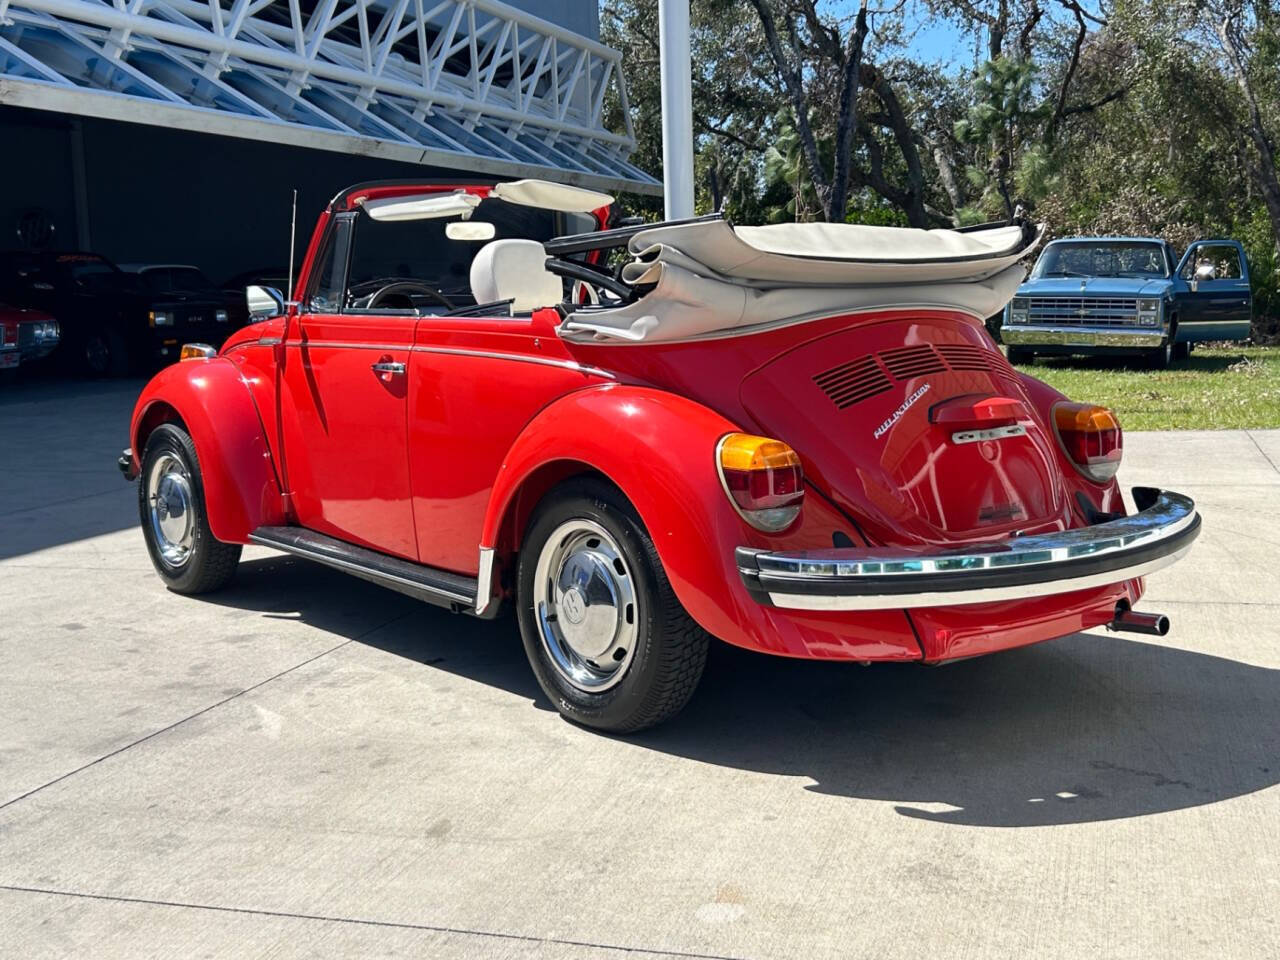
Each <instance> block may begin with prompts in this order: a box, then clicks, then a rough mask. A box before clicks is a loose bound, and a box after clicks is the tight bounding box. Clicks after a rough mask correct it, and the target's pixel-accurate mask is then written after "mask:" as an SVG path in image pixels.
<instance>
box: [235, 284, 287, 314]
mask: <svg viewBox="0 0 1280 960" xmlns="http://www.w3.org/2000/svg"><path fill="white" fill-rule="evenodd" d="M244 298H245V301H246V302H247V303H248V304H249V320H250V322H253V321H256V320H266V319H267V318H268V317H279V316H283V315H284V294H282V293H281V292H280V291H279V290H277V289H276V288H275V287H259V286H256V285H255V286H252V287H249V288H248V289H247V290H245V292H244Z"/></svg>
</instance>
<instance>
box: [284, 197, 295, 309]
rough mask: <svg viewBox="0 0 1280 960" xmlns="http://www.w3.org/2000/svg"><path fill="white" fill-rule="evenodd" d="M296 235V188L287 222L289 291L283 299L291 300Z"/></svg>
mask: <svg viewBox="0 0 1280 960" xmlns="http://www.w3.org/2000/svg"><path fill="white" fill-rule="evenodd" d="M297 235H298V188H297V187H294V188H293V215H292V216H291V218H290V220H289V289H288V290H286V291H285V292H284V295H285V299H287V300H288V299H292V298H293V244H294V239H295V238H296V237H297Z"/></svg>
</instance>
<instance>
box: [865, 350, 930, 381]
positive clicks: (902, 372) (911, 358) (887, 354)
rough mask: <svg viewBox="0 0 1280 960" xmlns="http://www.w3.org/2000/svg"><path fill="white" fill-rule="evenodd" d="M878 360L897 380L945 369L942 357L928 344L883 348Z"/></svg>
mask: <svg viewBox="0 0 1280 960" xmlns="http://www.w3.org/2000/svg"><path fill="white" fill-rule="evenodd" d="M880 360H881V361H882V362H883V363H884V365H885V366H886V367H888V368H889V372H890V373H891V374H893V376H894V377H895V378H896V379H898V380H910V379H911V378H912V377H920V376H924V375H925V374H927V373H938V372H939V371H941V370H945V369H946V365H945V364H944V363H943V362H942V358H941V357H939V356H938V354H937V352H936V351H935V350H934V349H933V347H931V346H930V345H929V344H927V343H926V344H921V345H920V346H917V347H898V348H897V349H894V350H885V351H884V352H883V353H881V354H880Z"/></svg>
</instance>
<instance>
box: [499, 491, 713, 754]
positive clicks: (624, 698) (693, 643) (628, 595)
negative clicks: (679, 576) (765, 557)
mask: <svg viewBox="0 0 1280 960" xmlns="http://www.w3.org/2000/svg"><path fill="white" fill-rule="evenodd" d="M517 576H518V586H517V590H518V594H517V596H518V617H519V621H520V634H521V636H522V638H523V640H524V647H525V653H526V654H527V655H528V657H529V663H530V664H531V665H532V666H533V672H534V675H535V676H536V677H537V679H538V684H539V685H540V686H541V687H542V689H543V692H545V693H546V695H547V696H548V697H550V698H551V702H552V703H554V704H555V706H556V709H557V710H559V711H560V713H561V714H563V715H564V716H565V717H567V718H568V719H570V720H573V721H575V722H577V723H581V724H583V725H584V726H588V727H594V728H596V729H598V730H608V731H611V732H615V733H629V732H633V731H636V730H641V729H643V728H645V727H651V726H653V725H655V724H658V723H661V722H662V721H664V720H666V719H668V718H669V717H671V716H673V715H674V714H676V713H677V712H678V711H679V710H680V709H681V708H682V707H683V706H684V705H685V704H686V703H687V702H688V701H689V698H690V697H691V696H692V695H693V691H694V689H695V688H696V687H697V685H698V680H699V678H700V677H701V676H702V670H703V667H704V666H705V665H706V659H707V645H708V641H709V638H708V636H707V634H706V632H705V631H703V630H702V628H701V627H699V626H698V625H697V624H696V623H695V622H694V621H693V619H692V618H691V617H690V616H689V615H688V614H687V613H686V612H685V610H684V608H683V607H682V606H681V605H680V601H679V600H677V599H676V596H675V593H674V592H673V591H672V589H671V584H670V582H669V581H668V580H667V576H666V573H665V572H664V571H663V569H662V563H661V561H660V560H659V559H658V554H657V551H656V550H655V549H654V546H653V541H652V540H651V539H650V537H649V534H648V532H647V531H646V530H645V528H644V525H643V524H642V523H641V522H640V518H639V517H638V516H637V515H636V513H635V511H634V509H633V508H632V507H631V505H630V504H629V503H628V502H627V501H626V499H625V498H624V497H623V496H622V495H621V494H620V493H619V492H618V491H616V490H615V489H613V488H612V487H609V486H607V485H605V484H602V483H595V482H586V483H581V484H575V485H573V486H571V487H568V488H566V489H565V490H563V491H561V492H560V493H558V494H553V495H552V497H551V498H549V499H548V500H547V501H546V502H545V503H544V504H543V505H542V506H541V507H540V508H539V509H538V511H537V513H536V514H535V516H534V518H533V521H532V523H531V524H530V527H529V531H528V535H527V536H526V537H525V542H524V546H523V548H522V549H521V551H520V560H519V567H518V574H517Z"/></svg>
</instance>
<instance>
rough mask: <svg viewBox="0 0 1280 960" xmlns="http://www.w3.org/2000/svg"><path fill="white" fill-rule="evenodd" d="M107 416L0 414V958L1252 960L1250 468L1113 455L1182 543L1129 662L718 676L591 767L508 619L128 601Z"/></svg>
mask: <svg viewBox="0 0 1280 960" xmlns="http://www.w3.org/2000/svg"><path fill="white" fill-rule="evenodd" d="M138 386H139V385H138V384H136V383H135V384H71V385H61V384H51V383H33V384H29V385H21V384H20V385H18V386H17V387H15V388H14V389H11V390H8V391H6V392H3V393H0V451H2V452H3V457H2V458H0V956H6V957H7V956H14V957H22V958H37V957H70V956H75V957H80V956H83V957H94V958H108V957H128V958H135V957H179V956H181V957H186V956H213V957H235V958H244V957H273V958H276V957H310V956H359V957H362V958H363V957H383V956H386V957H390V956H421V957H428V956H429V957H444V958H453V957H486V958H488V957H519V958H525V957H537V958H544V957H567V958H575V960H576V958H588V957H590V958H594V957H622V956H634V957H641V958H643V957H651V956H652V957H657V956H697V957H702V956H715V957H875V958H896V957H903V958H907V957H910V958H917V957H920V956H929V955H936V956H947V957H988V956H1000V957H1009V956H1030V955H1036V956H1038V957H1042V958H1054V957H1064V958H1065V957H1072V958H1079V957H1081V956H1098V957H1133V958H1150V957H1158V956H1178V957H1183V958H1187V957H1206V958H1214V960H1220V958H1223V957H1273V956H1276V955H1278V954H1280V909H1277V905H1280V816H1278V815H1280V788H1278V787H1277V782H1280V670H1278V669H1277V668H1280V621H1278V617H1280V469H1277V467H1278V465H1280V431H1255V432H1249V433H1245V432H1231V433H1177V434H1129V435H1128V436H1127V437H1126V441H1127V445H1126V446H1127V450H1126V459H1125V465H1124V467H1123V469H1122V472H1121V479H1122V481H1123V482H1124V484H1125V486H1126V487H1128V486H1131V485H1135V484H1155V485H1166V486H1169V487H1172V488H1173V489H1176V490H1180V491H1183V492H1186V493H1189V494H1191V495H1192V496H1194V497H1196V499H1197V501H1198V502H1199V504H1200V506H1201V509H1202V512H1203V514H1204V518H1205V532H1204V534H1203V536H1202V537H1201V538H1200V540H1199V541H1198V543H1197V544H1196V546H1195V548H1194V549H1193V551H1192V553H1191V555H1190V556H1189V557H1188V558H1187V559H1186V560H1184V561H1183V562H1182V563H1181V564H1179V565H1178V566H1176V567H1174V568H1172V569H1170V570H1167V571H1164V572H1162V573H1160V574H1158V575H1156V576H1155V577H1153V578H1152V580H1151V582H1150V584H1149V588H1150V593H1149V595H1148V599H1147V600H1146V601H1145V602H1144V604H1143V607H1144V608H1145V609H1153V610H1161V611H1164V612H1167V613H1169V614H1170V615H1171V617H1172V619H1173V624H1174V627H1173V631H1172V633H1171V634H1170V635H1169V637H1167V638H1165V639H1162V640H1139V639H1133V638H1129V637H1127V636H1124V637H1117V636H1108V635H1105V634H1103V633H1100V632H1099V633H1097V634H1094V633H1090V634H1081V635H1077V636H1073V637H1068V638H1065V639H1062V640H1059V641H1055V642H1052V643H1047V644H1041V645H1039V646H1036V647H1032V648H1029V649H1025V650H1020V651H1015V652H1012V653H1006V654H1002V655H999V656H995V657H990V658H985V659H979V660H974V661H969V662H965V663H960V664H956V665H953V666H949V667H947V668H945V669H936V670H932V669H921V668H918V667H905V666H904V667H882V666H881V667H872V668H867V669H863V668H859V667H852V666H838V665H823V664H809V663H799V662H788V661H779V660H774V659H771V658H765V657H761V656H753V655H748V654H745V653H742V652H738V651H733V650H729V649H727V648H721V647H717V648H716V649H715V650H714V654H713V658H712V661H711V663H710V665H709V669H708V673H707V675H706V677H705V679H704V681H703V684H702V687H701V689H700V690H699V692H698V694H697V695H696V697H695V699H694V702H693V703H692V705H691V706H690V708H689V709H688V710H687V711H686V712H685V713H683V714H682V715H681V716H680V717H678V718H677V719H676V720H675V721H674V722H672V723H670V724H668V725H667V726H665V727H663V728H660V729H658V730H654V731H650V732H648V733H645V734H643V735H641V736H638V737H634V738H631V739H613V738H609V737H605V736H601V735H598V734H593V733H589V732H586V731H584V730H580V729H578V728H576V727H573V726H572V725H570V724H568V723H566V722H564V721H562V720H561V719H560V718H559V717H558V716H557V715H556V714H555V713H554V712H553V711H552V710H551V709H550V706H549V704H547V703H546V702H545V700H544V698H543V697H542V696H541V693H540V692H539V691H538V689H537V686H536V684H535V683H534V681H533V678H532V676H531V674H530V672H529V669H528V665H527V663H526V662H525V659H524V654H523V651H522V649H521V647H520V644H519V641H518V637H517V635H516V632H515V627H514V624H513V623H512V622H511V621H509V620H503V621H499V622H497V623H481V622H478V621H474V620H471V619H467V618H461V617H454V616H450V615H449V614H447V613H444V612H442V611H439V610H436V609H435V608H431V607H427V606H423V605H419V604H415V603H414V602H412V601H410V600H408V599H407V598H404V597H401V596H399V595H397V594H395V593H391V592H387V591H384V590H382V589H380V588H377V587H375V586H372V585H369V584H366V583H363V582H361V581H358V580H354V579H350V578H346V577H344V576H342V575H341V574H337V573H333V572H329V571H326V570H323V569H320V568H317V567H312V566H309V565H306V564H305V563H303V562H302V561H296V560H293V559H288V558H283V557H280V556H278V555H273V554H270V553H269V552H267V551H263V550H258V549H254V550H247V551H246V553H245V557H246V559H245V562H244V563H243V565H242V567H241V569H240V572H239V575H238V578H237V581H236V582H235V584H234V585H233V586H232V587H231V588H230V589H228V590H227V591H225V592H223V593H220V594H217V595H214V596H212V597H209V598H207V599H193V598H183V597H179V596H176V595H173V594H170V593H168V592H167V591H165V590H164V588H163V587H162V586H161V584H160V581H159V579H158V578H157V577H156V576H155V574H154V573H153V571H152V570H151V567H150V564H149V562H148V559H147V556H146V552H145V549H144V547H143V543H142V537H141V534H140V533H139V532H138V530H137V512H136V499H135V497H136V488H134V487H133V486H128V485H126V484H124V483H122V482H121V481H120V479H119V477H118V475H117V474H116V471H115V467H114V465H113V461H114V457H115V455H116V454H117V453H118V451H119V449H120V447H122V446H123V445H124V443H125V438H124V431H125V424H126V421H127V417H128V411H129V409H130V407H131V405H132V400H133V397H134V396H135V395H136V392H137V389H138Z"/></svg>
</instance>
